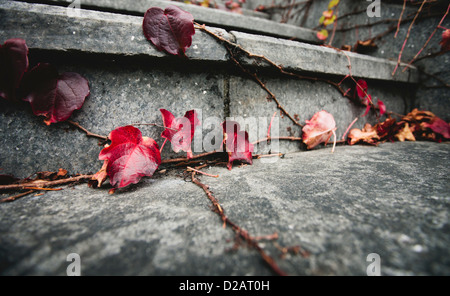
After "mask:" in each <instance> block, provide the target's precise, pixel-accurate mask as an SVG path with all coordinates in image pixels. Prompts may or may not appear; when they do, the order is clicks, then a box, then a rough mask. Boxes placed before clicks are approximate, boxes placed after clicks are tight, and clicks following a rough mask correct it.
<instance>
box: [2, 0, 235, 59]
mask: <svg viewBox="0 0 450 296" xmlns="http://www.w3.org/2000/svg"><path fill="white" fill-rule="evenodd" d="M0 18H1V20H2V26H1V27H0V39H1V40H6V39H9V38H23V39H25V40H26V41H27V45H28V46H29V48H31V49H35V48H36V49H48V50H56V51H82V52H89V53H101V54H115V55H121V56H122V55H146V56H151V57H155V58H164V57H167V55H166V54H165V53H163V52H160V51H158V50H157V49H156V48H155V47H154V46H153V45H152V44H151V43H150V42H149V41H147V40H146V38H145V37H144V34H143V32H142V21H143V18H142V17H137V16H127V15H123V14H114V13H107V12H98V11H90V10H83V11H82V13H81V14H80V16H72V17H69V16H68V15H67V9H66V8H64V7H57V6H49V5H41V4H29V3H22V2H15V1H4V0H2V1H0ZM213 30H214V31H215V32H216V33H217V34H220V35H221V36H222V37H224V38H231V36H230V35H229V34H227V33H226V32H225V31H224V30H222V29H213ZM186 54H187V56H188V57H189V59H190V60H201V61H214V62H217V61H219V62H220V61H222V62H223V61H226V60H227V58H226V54H227V52H226V50H225V48H223V46H221V45H220V44H218V43H217V42H215V41H214V40H212V39H211V37H210V36H208V35H207V34H205V33H202V32H196V34H195V35H194V37H193V41H192V46H191V48H190V49H189V50H188V52H187V53H186Z"/></svg>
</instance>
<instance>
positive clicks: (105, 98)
mask: <svg viewBox="0 0 450 296" xmlns="http://www.w3.org/2000/svg"><path fill="white" fill-rule="evenodd" d="M44 56H48V55H47V54H45V53H44ZM70 57H72V58H73V59H72V60H67V58H69V57H68V56H67V55H63V56H62V58H61V60H59V59H57V58H47V60H46V61H48V62H50V63H51V64H53V65H55V66H56V67H57V69H58V70H59V71H60V72H61V73H62V72H65V71H73V72H77V73H80V74H81V75H83V76H85V77H86V78H87V79H88V81H89V84H90V89H91V94H90V96H89V97H88V98H87V99H86V101H85V104H84V106H83V108H82V109H81V110H79V111H75V112H74V114H73V116H72V120H74V121H76V122H79V123H80V124H81V125H82V126H83V127H85V128H87V129H88V130H89V131H91V132H94V133H97V134H100V135H104V136H107V135H108V134H109V133H110V132H111V131H112V130H113V129H115V128H118V127H120V126H124V125H129V124H133V123H137V122H140V123H157V124H160V125H162V119H161V113H160V111H159V109H160V108H164V109H167V110H169V111H171V112H172V113H173V114H174V115H175V116H177V117H181V116H183V115H184V114H185V112H186V111H187V110H192V109H196V110H197V111H198V112H199V114H201V115H203V116H205V117H207V116H208V117H216V118H224V115H223V114H224V105H223V102H224V98H223V96H224V90H223V89H224V81H225V79H224V76H223V74H220V73H210V72H209V73H208V72H203V73H195V74H193V72H180V71H173V70H170V68H166V70H161V68H159V69H157V68H155V63H154V62H152V61H151V60H150V61H148V60H142V61H140V62H138V63H136V64H139V63H140V64H141V66H137V65H129V64H128V62H129V60H126V61H115V60H106V61H100V60H99V59H97V60H96V61H92V60H90V59H89V58H87V59H83V58H81V59H78V58H75V56H73V55H71V56H70ZM35 58H37V59H39V58H41V57H40V56H35ZM42 58H44V57H42ZM90 62H91V63H90ZM0 110H1V111H0V134H1V135H2V136H1V138H0V146H1V147H2V149H4V150H3V151H4V152H2V153H1V154H0V167H1V168H2V171H1V173H2V174H13V175H15V176H18V177H27V176H29V175H30V174H33V173H35V172H38V171H47V170H48V171H55V170H58V169H59V168H64V169H66V170H68V171H69V172H71V173H74V174H75V173H87V172H96V171H98V170H99V169H100V167H101V162H100V161H99V160H98V154H99V152H100V150H101V147H99V146H98V145H97V139H95V138H87V137H86V136H85V134H84V133H83V132H81V131H78V130H74V129H68V128H69V125H68V124H66V123H58V124H52V125H51V126H49V127H47V126H46V125H45V124H44V123H43V118H42V117H40V118H38V117H36V116H34V115H33V114H32V112H31V108H30V107H29V105H26V104H23V105H13V104H10V103H8V102H6V101H5V100H0ZM138 128H139V129H140V130H141V131H142V133H143V135H144V136H148V137H152V138H154V139H155V140H156V141H157V142H158V143H159V145H162V143H163V139H162V138H161V137H160V134H161V132H162V129H161V128H159V127H149V126H139V127H138ZM204 129H205V131H204V132H205V134H206V133H207V132H208V127H206V126H205V127H204ZM5 151H8V152H7V153H5ZM163 153H164V157H171V156H172V157H173V156H178V157H184V156H186V155H185V153H180V154H175V153H173V152H171V150H170V144H169V145H166V147H165V148H164V150H163Z"/></svg>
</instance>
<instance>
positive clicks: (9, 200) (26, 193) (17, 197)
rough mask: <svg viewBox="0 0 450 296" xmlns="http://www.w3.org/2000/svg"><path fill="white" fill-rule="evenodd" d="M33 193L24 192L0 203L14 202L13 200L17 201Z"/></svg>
mask: <svg viewBox="0 0 450 296" xmlns="http://www.w3.org/2000/svg"><path fill="white" fill-rule="evenodd" d="M33 192H34V190H29V191H26V192H23V193H20V194H17V195H14V196H10V197H7V198H4V199H2V200H0V203H4V202H12V201H15V200H17V199H19V198H21V197H24V196H25V195H28V194H31V193H33Z"/></svg>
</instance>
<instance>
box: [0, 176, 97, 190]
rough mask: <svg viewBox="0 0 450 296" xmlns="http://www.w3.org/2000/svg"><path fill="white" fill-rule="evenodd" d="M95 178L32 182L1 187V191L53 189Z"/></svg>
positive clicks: (79, 177)
mask: <svg viewBox="0 0 450 296" xmlns="http://www.w3.org/2000/svg"><path fill="white" fill-rule="evenodd" d="M93 176H94V175H81V176H77V177H72V178H67V179H61V180H55V181H45V180H35V181H32V182H29V183H23V184H11V185H1V186H0V190H18V189H25V188H27V187H40V188H42V187H52V186H56V185H63V184H67V183H74V182H78V181H81V180H87V179H91V178H92V177H93ZM40 190H41V189H40Z"/></svg>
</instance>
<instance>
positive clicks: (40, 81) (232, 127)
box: [0, 1, 450, 275]
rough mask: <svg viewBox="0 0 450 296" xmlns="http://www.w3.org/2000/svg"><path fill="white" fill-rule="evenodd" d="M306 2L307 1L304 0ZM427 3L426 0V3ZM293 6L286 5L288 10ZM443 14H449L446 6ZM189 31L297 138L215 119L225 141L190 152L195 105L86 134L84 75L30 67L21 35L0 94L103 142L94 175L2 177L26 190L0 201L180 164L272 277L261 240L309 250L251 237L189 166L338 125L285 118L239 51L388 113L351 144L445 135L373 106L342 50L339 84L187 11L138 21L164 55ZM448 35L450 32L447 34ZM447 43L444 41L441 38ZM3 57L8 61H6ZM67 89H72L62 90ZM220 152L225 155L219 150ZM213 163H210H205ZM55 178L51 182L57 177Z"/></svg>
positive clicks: (12, 46)
mask: <svg viewBox="0 0 450 296" xmlns="http://www.w3.org/2000/svg"><path fill="white" fill-rule="evenodd" d="M305 2H308V3H309V1H305ZM424 2H425V1H424ZM338 3H339V1H331V2H330V6H329V8H330V7H331V8H335V7H336V6H337V5H338ZM291 8H292V7H291ZM447 12H448V11H447ZM327 16H328V17H329V18H328V19H327V17H326V16H324V20H323V24H331V23H333V22H335V21H336V19H337V16H336V14H334V13H332V14H331V15H327ZM195 29H197V30H199V31H202V32H204V33H207V34H208V35H210V36H212V37H213V38H215V40H217V41H218V42H220V43H222V44H223V45H224V46H225V48H226V49H227V51H228V54H229V59H230V62H232V63H233V64H235V65H236V66H237V67H238V68H239V69H240V70H241V71H242V72H243V73H245V74H247V75H249V76H250V77H251V78H252V79H253V80H254V81H255V82H256V83H258V84H259V85H260V86H261V88H262V89H264V91H265V92H266V93H267V94H268V98H269V99H270V100H271V101H273V102H275V104H276V108H277V109H278V110H279V111H280V112H281V114H282V115H283V116H286V117H288V118H289V120H291V121H292V122H293V123H294V124H295V125H297V126H299V127H301V128H302V137H294V136H289V137H288V136H281V137H271V135H270V128H271V125H272V121H273V118H274V117H275V115H276V113H275V114H274V116H273V117H272V120H271V125H270V127H269V130H268V132H267V137H266V138H264V139H260V140H257V141H255V142H253V143H251V142H250V141H249V139H248V133H247V131H245V130H241V128H240V126H239V123H238V122H234V121H230V120H225V121H224V122H223V123H222V124H221V129H222V130H221V131H222V134H223V141H222V143H221V149H220V151H211V152H205V153H201V154H198V155H194V154H193V152H192V149H191V142H192V139H193V136H194V132H195V127H196V126H198V125H200V124H201V122H200V121H199V120H198V118H197V114H196V111H195V110H189V111H187V112H186V113H185V115H184V116H182V117H175V115H173V114H172V113H171V112H170V111H168V110H165V109H160V112H161V116H162V122H163V124H162V125H161V124H157V123H134V124H130V125H127V126H123V127H119V128H117V129H115V130H113V131H111V133H110V134H109V135H108V136H107V137H106V136H102V135H98V134H96V133H93V132H90V131H88V130H87V129H85V128H84V127H82V126H81V125H80V124H79V123H77V122H75V121H72V120H70V119H69V118H70V116H71V114H72V112H73V111H74V110H78V109H80V108H81V107H82V105H83V103H84V100H85V99H86V97H87V96H89V95H90V91H89V84H88V82H87V80H86V79H85V78H84V77H82V76H81V75H79V74H77V73H63V74H59V73H58V72H57V71H56V69H54V68H53V67H52V66H51V65H49V64H38V65H37V66H35V67H34V68H32V69H31V70H30V71H28V68H29V64H28V47H27V46H26V42H25V41H24V40H21V39H10V40H7V41H6V42H5V43H4V44H3V45H2V46H1V47H0V62H1V63H4V64H2V65H1V66H2V67H0V77H1V78H2V79H1V80H0V97H2V98H3V99H6V100H8V101H17V100H23V101H26V102H29V103H30V106H31V108H32V111H33V113H34V114H35V115H37V116H44V117H45V120H44V122H45V124H47V125H50V124H53V123H58V122H67V123H69V124H70V125H72V126H74V127H76V128H77V129H79V130H81V131H83V132H84V133H85V134H86V136H88V137H94V138H97V139H99V140H100V141H101V144H102V146H103V147H104V148H103V149H102V150H101V152H100V154H99V158H100V159H101V160H103V161H104V162H103V165H102V168H101V169H100V170H99V171H98V172H97V173H96V174H93V175H79V176H67V172H65V173H64V172H61V173H57V174H56V176H55V175H54V174H51V173H50V174H38V175H37V176H36V178H35V179H30V178H26V179H24V180H16V179H14V178H9V177H8V176H0V177H1V179H3V180H7V179H8V180H9V181H7V182H6V183H8V184H3V185H0V190H5V191H11V190H27V191H26V192H22V193H20V194H17V195H13V196H10V197H8V198H5V199H2V200H0V202H12V201H15V200H17V199H18V198H21V197H23V196H26V195H28V194H31V193H34V192H37V191H46V190H61V188H52V187H55V186H60V185H67V184H76V183H79V182H82V181H89V182H88V185H89V186H91V187H94V188H96V187H101V186H102V184H103V183H104V182H105V181H106V180H107V179H108V178H109V182H110V184H111V185H112V186H113V189H112V190H110V193H114V191H115V190H118V189H121V188H125V187H127V186H129V185H130V184H135V183H138V182H139V181H140V180H141V178H142V177H151V176H153V174H154V173H155V172H156V171H157V170H158V169H159V168H160V165H162V164H178V165H180V166H186V172H187V173H189V174H190V179H191V181H192V182H193V183H194V184H195V185H197V186H198V187H199V188H201V189H202V190H203V191H204V193H205V194H206V196H207V197H208V199H209V200H210V202H211V203H212V211H213V212H215V213H216V214H217V215H218V216H219V217H220V219H221V220H222V222H223V226H224V227H227V226H228V227H230V228H231V229H232V230H233V232H234V233H235V235H236V237H235V247H236V248H237V246H238V245H239V244H238V242H239V241H241V240H243V241H244V242H245V243H246V244H247V245H248V246H249V247H251V248H253V249H254V250H256V251H257V252H258V253H259V255H260V256H261V258H262V259H263V261H264V262H265V263H266V264H267V265H268V266H269V267H270V268H271V270H272V271H273V272H275V273H276V274H278V275H286V273H285V272H284V271H283V270H281V269H280V267H279V266H278V265H277V263H276V261H275V260H274V259H273V258H272V257H271V256H270V255H268V254H267V253H266V251H265V250H264V248H263V247H261V245H260V244H259V241H260V240H261V239H268V240H271V241H273V242H274V245H275V246H276V247H277V249H278V250H279V251H280V252H281V253H282V255H285V254H287V253H289V252H291V253H294V254H300V255H301V256H303V257H308V256H309V253H308V251H307V250H304V249H303V248H302V247H300V246H294V247H283V246H280V245H279V244H278V243H276V242H275V241H276V239H278V234H272V235H269V236H262V237H258V236H252V235H250V234H249V233H248V231H246V230H245V229H243V228H241V227H240V226H239V225H237V224H236V223H235V222H233V221H231V220H230V219H229V218H228V217H227V215H226V214H225V210H224V208H223V207H222V206H221V205H220V203H219V201H218V200H217V198H216V197H215V196H214V194H213V193H212V191H211V190H210V188H209V186H208V185H206V184H204V183H203V182H201V181H200V180H199V178H198V177H197V175H198V174H201V175H204V176H206V177H213V178H218V177H219V176H218V175H211V174H208V173H205V172H202V171H201V169H202V168H204V167H205V165H200V166H194V165H193V164H195V163H196V160H197V159H200V158H205V157H208V156H211V155H216V154H219V153H220V154H221V155H226V156H227V162H225V164H226V166H227V167H228V169H229V170H231V169H232V167H233V163H234V162H235V161H239V162H241V163H247V164H252V160H253V159H254V158H262V157H282V154H280V153H277V154H268V155H254V154H253V152H254V145H256V144H258V143H261V142H270V141H271V140H275V139H278V140H287V141H299V142H303V143H304V144H305V145H307V148H308V149H312V148H314V147H316V146H318V145H319V144H322V143H324V144H325V145H326V144H327V143H328V141H329V140H330V138H331V136H332V135H334V144H333V148H332V151H334V149H335V145H336V143H337V141H336V133H335V131H336V123H335V121H334V118H333V116H332V114H330V113H328V112H326V111H324V110H322V111H319V112H317V113H316V114H314V116H313V117H312V118H311V119H310V120H305V124H301V123H300V122H299V119H298V116H296V115H294V116H292V115H290V113H289V112H288V110H286V108H285V107H284V106H283V105H282V102H280V100H279V99H278V98H277V97H276V95H275V94H274V93H273V92H272V91H271V90H270V89H269V88H268V86H267V85H265V84H264V83H263V82H262V80H261V79H260V78H259V77H258V75H257V74H256V73H254V72H252V71H251V70H250V69H247V68H245V67H244V66H243V63H242V62H241V61H240V58H241V57H242V56H246V57H247V58H251V59H254V60H258V61H263V62H265V63H268V64H269V65H270V66H271V67H273V68H275V69H277V71H279V73H281V74H283V75H287V76H290V77H295V78H298V79H304V80H310V81H320V82H324V83H328V84H330V85H332V86H333V87H334V88H335V89H336V90H337V91H339V92H340V94H341V95H342V96H343V97H346V98H348V99H351V100H352V101H353V102H355V103H358V104H362V105H365V106H367V107H366V111H365V114H364V115H363V116H365V115H366V114H367V113H368V112H369V111H370V110H373V111H374V112H377V117H378V119H379V118H380V117H381V116H383V115H384V114H385V113H386V114H387V115H389V117H388V118H387V119H386V120H385V121H384V122H379V123H377V125H375V126H373V127H372V126H371V125H367V124H366V126H365V127H364V129H363V130H359V129H351V126H352V125H353V124H354V123H355V122H356V120H357V119H355V120H354V121H353V122H352V123H351V125H350V126H349V127H348V128H347V130H346V132H345V133H344V137H343V141H345V135H346V134H347V132H348V134H349V135H348V144H350V145H354V144H356V143H359V142H364V143H367V144H377V143H380V142H382V141H388V140H394V139H397V140H399V141H402V140H405V139H407V140H416V138H417V139H429V140H434V141H442V140H446V139H450V126H449V125H448V124H447V123H446V122H445V121H443V120H442V119H440V118H438V117H436V116H435V115H434V114H433V113H431V112H427V111H419V110H413V111H412V112H411V113H409V114H407V115H405V116H402V115H399V117H400V120H399V121H398V122H397V121H396V120H395V119H393V118H391V117H390V115H391V114H394V113H393V112H388V111H386V106H385V105H384V103H383V102H382V101H380V100H378V102H377V105H375V104H374V103H373V100H372V98H371V96H370V94H369V93H368V90H369V88H368V85H367V82H366V81H364V80H358V81H357V80H356V79H355V78H353V75H352V71H351V63H350V58H349V57H348V55H347V54H346V53H345V52H343V51H341V50H339V49H335V50H337V51H338V52H340V53H342V54H344V55H345V56H346V57H347V59H348V62H349V65H348V68H349V74H348V75H346V76H345V77H343V78H342V80H341V81H340V82H339V83H337V82H334V81H331V80H327V79H325V78H318V77H311V76H303V75H300V74H298V73H294V72H289V71H286V70H285V69H284V68H283V67H282V66H281V65H278V64H277V63H275V62H273V61H272V60H270V59H268V58H267V57H265V56H263V55H257V54H254V53H252V52H250V51H248V50H246V49H245V48H243V47H242V46H240V45H239V44H236V43H234V42H231V41H229V40H227V39H225V38H223V37H222V36H219V35H218V34H216V33H214V32H212V31H211V30H209V29H207V28H206V26H205V25H201V24H198V23H195V22H194V19H193V17H192V15H190V14H189V13H187V12H185V11H183V10H181V9H179V8H178V7H176V6H169V7H167V8H166V9H165V10H162V9H160V8H150V9H149V10H148V11H147V12H146V14H145V16H144V20H143V34H144V36H145V37H146V38H147V39H148V40H149V42H151V43H152V44H153V45H154V46H155V47H156V48H157V49H158V50H161V51H165V52H167V53H168V54H172V55H177V56H182V57H185V56H186V55H185V52H186V50H187V49H188V48H189V47H190V46H191V43H192V36H193V35H194V34H195ZM447 38H448V37H447ZM445 40H447V39H445ZM446 46H448V40H447V41H445V43H444V45H443V47H446ZM5 61H6V62H5ZM347 78H351V79H352V81H353V82H354V83H355V86H354V94H353V95H352V94H351V92H350V89H347V90H345V89H344V88H343V87H342V83H343V82H344V81H345V80H346V79H347ZM68 90H70V91H68ZM139 125H149V126H154V127H159V128H162V129H163V132H162V133H161V137H162V138H164V142H163V144H162V145H161V147H160V146H159V145H158V143H157V141H155V140H154V139H152V138H149V137H145V136H143V135H142V133H141V131H140V130H139V129H138V128H136V126H139ZM167 141H170V142H171V144H172V145H171V146H172V148H173V150H174V152H176V153H179V152H181V151H183V152H185V153H186V157H185V158H176V159H162V157H161V153H162V148H163V147H164V145H165V143H166V142H167ZM224 152H225V153H224ZM212 163H218V162H217V161H216V162H214V161H213V162H208V164H212ZM55 178H56V179H55Z"/></svg>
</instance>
